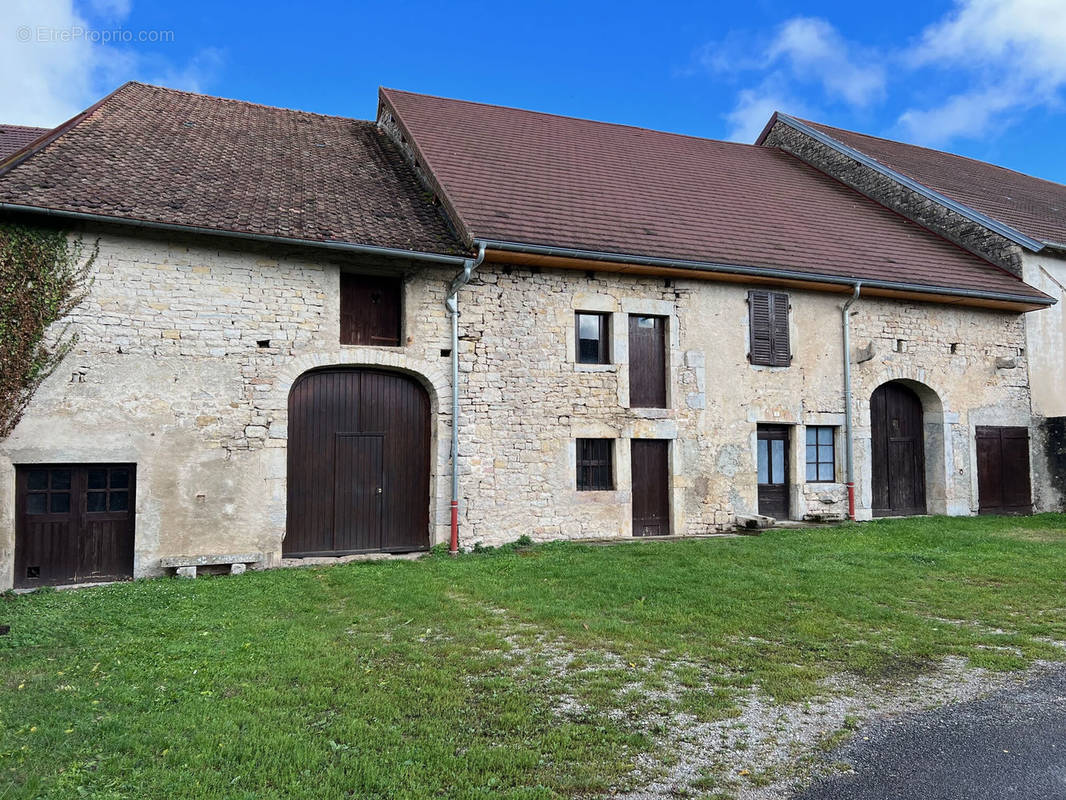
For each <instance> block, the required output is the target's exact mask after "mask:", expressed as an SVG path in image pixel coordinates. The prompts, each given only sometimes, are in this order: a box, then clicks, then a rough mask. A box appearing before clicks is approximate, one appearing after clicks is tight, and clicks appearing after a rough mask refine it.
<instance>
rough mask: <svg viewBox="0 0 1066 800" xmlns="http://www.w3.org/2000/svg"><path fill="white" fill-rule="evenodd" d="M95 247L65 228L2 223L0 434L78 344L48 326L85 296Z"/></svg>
mask: <svg viewBox="0 0 1066 800" xmlns="http://www.w3.org/2000/svg"><path fill="white" fill-rule="evenodd" d="M98 252H99V244H98V243H97V244H94V245H93V247H92V248H91V250H90V251H89V252H88V254H87V255H86V252H85V247H84V245H83V243H82V242H81V241H80V240H71V239H70V238H69V237H68V236H67V233H66V232H65V231H61V230H50V229H42V228H32V227H27V226H23V225H14V224H0V439H2V438H4V437H5V436H7V435H8V434H10V433H11V431H12V430H13V429H14V427H15V425H17V424H18V421H19V419H20V418H21V417H22V412H23V411H24V410H25V409H26V404H27V403H29V401H30V398H31V397H33V393H34V392H35V391H36V390H37V387H38V386H40V385H41V382H42V381H43V380H44V379H45V378H47V377H48V376H49V375H51V374H52V372H53V371H54V370H55V368H56V367H57V366H59V362H61V361H62V360H63V358H64V357H65V356H66V355H67V353H69V352H70V350H71V348H73V347H74V345H75V344H76V343H77V336H75V335H71V334H70V333H69V330H68V328H66V327H64V328H61V329H59V330H56V329H54V328H52V326H53V325H54V324H55V323H57V322H59V321H60V320H62V319H63V318H64V317H66V316H67V315H68V314H69V313H70V312H71V311H73V310H74V307H75V306H77V305H78V303H80V302H81V301H82V300H83V299H84V298H85V294H86V292H87V291H88V288H89V274H90V271H91V269H92V265H93V263H94V262H95V261H96V256H97V253H98Z"/></svg>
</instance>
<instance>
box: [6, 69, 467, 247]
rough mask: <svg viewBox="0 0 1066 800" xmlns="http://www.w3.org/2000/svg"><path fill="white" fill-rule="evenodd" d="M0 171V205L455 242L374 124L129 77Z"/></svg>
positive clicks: (379, 240) (388, 240)
mask: <svg viewBox="0 0 1066 800" xmlns="http://www.w3.org/2000/svg"><path fill="white" fill-rule="evenodd" d="M14 163H15V166H14V167H10V165H9V166H8V170H7V171H6V173H3V174H0V202H3V203H11V204H17V205H28V206H34V207H43V208H48V209H59V210H64V211H77V212H87V213H92V214H101V215H106V216H113V217H120V218H122V219H129V220H139V221H148V222H159V223H168V224H173V225H187V226H196V227H205V228H211V229H215V230H219V231H227V232H238V233H245V234H260V235H268V236H279V237H285V238H292V239H305V240H312V241H315V242H345V243H356V244H363V245H373V246H377V247H388V248H397V249H403V250H416V251H422V252H435V253H446V254H452V253H457V252H459V251H460V248H459V244H458V242H457V240H456V239H455V237H454V236H453V235H452V234H451V232H450V230H449V228H448V225H447V223H446V222H445V219H444V217H443V215H442V214H441V213H440V210H439V209H438V208H437V207H436V206H434V205H433V203H432V198H431V197H429V196H428V194H427V193H426V192H425V190H424V189H423V188H422V186H421V184H420V183H419V182H418V179H417V177H416V176H415V175H414V173H413V172H412V170H411V169H410V167H409V166H408V165H407V163H406V162H405V161H404V159H403V156H402V154H401V153H400V151H399V149H398V148H397V146H396V145H395V144H394V143H393V142H392V140H391V139H389V138H388V136H386V135H385V134H384V133H382V132H381V131H379V129H378V128H377V126H376V125H375V123H373V122H365V121H361V120H354V119H346V118H343V117H328V116H322V115H320V114H309V113H306V112H303V111H290V110H286V109H280V108H271V107H268V106H261V105H256V104H253V103H245V102H240V101H236V100H224V99H220V98H217V97H205V96H203V95H197V94H190V93H188V92H178V91H173V90H171V89H163V88H160V87H156V86H147V85H144V84H140V83H128V84H126V85H125V86H123V87H121V88H120V89H119V90H118V91H116V92H115V93H114V94H112V95H110V96H109V97H107V98H105V99H104V100H103V101H102V102H101V103H100V104H98V105H97V106H95V107H94V108H92V109H90V110H89V111H88V112H86V113H85V114H84V115H82V117H81V118H80V119H79V118H75V120H74V121H73V122H72V124H70V125H69V126H68V127H67V129H66V130H65V131H63V132H62V133H61V134H60V135H59V136H58V137H57V138H55V139H54V140H53V141H51V142H49V143H48V144H46V145H45V146H44V147H42V148H38V149H37V150H36V152H33V154H32V155H30V156H29V157H28V158H25V159H24V160H22V161H18V160H16V161H15V162H14Z"/></svg>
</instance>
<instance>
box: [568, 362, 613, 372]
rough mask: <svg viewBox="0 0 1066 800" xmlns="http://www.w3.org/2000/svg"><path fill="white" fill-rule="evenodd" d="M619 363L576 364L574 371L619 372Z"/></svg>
mask: <svg viewBox="0 0 1066 800" xmlns="http://www.w3.org/2000/svg"><path fill="white" fill-rule="evenodd" d="M617 371H618V365H617V364H578V363H575V364H574V372H617Z"/></svg>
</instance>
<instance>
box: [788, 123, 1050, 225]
mask: <svg viewBox="0 0 1066 800" xmlns="http://www.w3.org/2000/svg"><path fill="white" fill-rule="evenodd" d="M801 122H805V123H806V124H807V125H810V126H811V127H812V128H815V129H816V130H819V131H821V132H822V133H824V134H826V135H828V136H830V137H832V138H834V139H836V140H837V141H838V142H841V143H842V144H845V145H847V146H848V147H851V148H854V149H855V150H858V151H859V152H860V153H863V154H864V155H867V156H869V157H870V158H873V159H875V160H876V161H879V162H880V163H881V164H883V165H884V166H886V167H888V168H890V169H893V170H895V171H896V172H900V173H902V174H904V175H906V176H907V177H908V178H911V179H912V180H915V181H918V183H921V184H923V185H925V186H927V187H929V188H930V189H933V190H934V191H937V192H940V194H942V195H945V196H946V197H949V198H950V199H952V200H954V201H955V202H957V203H962V204H963V205H966V206H969V207H970V208H972V209H973V210H975V211H979V212H980V213H982V214H984V215H985V216H988V217H991V218H992V219H994V220H997V221H999V222H1002V223H1004V224H1005V225H1009V226H1010V227H1012V228H1014V229H1015V230H1016V231H1019V232H1020V233H1024V234H1025V235H1026V236H1029V237H1031V238H1033V239H1036V240H1037V241H1039V242H1046V243H1051V244H1056V243H1057V244H1066V186H1063V185H1062V184H1060V183H1052V182H1051V181H1046V180H1043V179H1042V178H1034V177H1033V176H1031V175H1025V174H1023V173H1021V172H1015V171H1014V170H1010V169H1006V168H1005V167H997V166H996V165H995V164H988V163H986V162H984V161H975V160H974V159H972V158H966V157H965V156H957V155H954V154H953V153H945V152H943V151H940V150H930V149H928V148H926V147H918V146H917V145H913V144H904V143H903V142H894V141H892V140H890V139H879V138H877V137H876V136H867V135H866V134H864V133H855V132H854V131H846V130H843V129H841V128H833V127H830V126H829V125H822V124H820V123H817V122H807V121H806V120H801Z"/></svg>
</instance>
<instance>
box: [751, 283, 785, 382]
mask: <svg viewBox="0 0 1066 800" xmlns="http://www.w3.org/2000/svg"><path fill="white" fill-rule="evenodd" d="M748 307H749V328H750V330H751V351H750V353H749V354H748V359H749V360H750V361H751V363H752V364H761V365H764V366H768V367H787V366H788V365H789V364H791V363H792V348H791V344H790V342H789V336H788V295H787V294H784V293H782V292H766V291H754V290H753V291H750V292H748Z"/></svg>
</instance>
